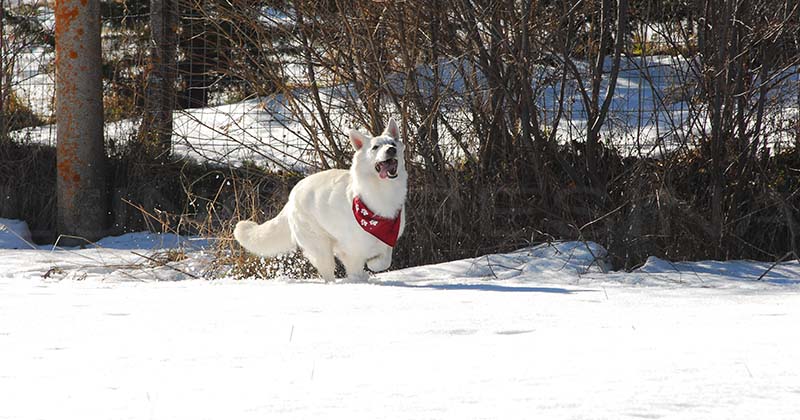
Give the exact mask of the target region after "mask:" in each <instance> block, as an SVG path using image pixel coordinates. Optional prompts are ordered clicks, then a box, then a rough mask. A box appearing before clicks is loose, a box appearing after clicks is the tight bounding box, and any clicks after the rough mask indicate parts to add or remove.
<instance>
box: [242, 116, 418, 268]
mask: <svg viewBox="0 0 800 420" xmlns="http://www.w3.org/2000/svg"><path fill="white" fill-rule="evenodd" d="M350 142H351V143H352V144H353V147H354V148H355V150H356V152H355V155H353V164H352V165H351V167H350V170H349V171H347V170H343V169H330V170H327V171H323V172H319V173H316V174H314V175H311V176H309V177H307V178H305V179H303V180H302V181H300V182H299V183H297V185H296V186H295V187H294V189H292V192H291V193H290V194H289V201H288V202H287V203H286V205H285V206H284V207H283V210H281V212H280V213H279V214H278V215H277V216H276V217H275V218H274V219H272V220H269V221H267V222H265V223H264V224H262V225H258V224H256V223H254V222H251V221H241V222H239V223H238V224H237V225H236V229H235V230H234V231H233V236H234V237H235V238H236V240H237V241H239V243H240V244H241V245H242V246H243V247H244V248H245V249H247V250H248V251H250V252H252V253H254V254H257V255H261V256H265V257H271V256H275V255H278V254H283V253H287V252H290V251H292V250H294V249H295V248H297V247H300V249H302V250H303V254H304V255H305V256H306V258H308V259H309V261H311V264H313V265H314V267H316V268H317V270H318V271H319V274H320V276H322V278H323V279H325V280H326V281H332V280H334V267H335V261H334V256H336V257H338V258H339V261H341V262H342V265H344V268H345V270H347V277H348V279H349V280H350V281H363V280H365V279H366V278H367V274H366V272H365V271H364V264H365V263H366V265H367V267H369V269H370V270H372V271H383V270H386V269H387V268H389V265H390V264H391V263H392V248H393V247H394V245H395V243H396V242H397V238H399V237H400V235H402V234H403V229H404V228H405V217H406V214H405V209H404V203H405V201H406V190H407V184H408V174H407V173H406V168H405V162H404V161H403V149H404V148H405V146H404V145H403V143H402V142H401V141H400V133H399V131H398V128H397V124H396V123H395V121H394V119H390V120H389V123H388V124H387V127H386V130H385V131H384V132H383V134H381V135H380V136H377V137H370V136H367V135H364V134H361V133H360V132H358V131H356V130H350Z"/></svg>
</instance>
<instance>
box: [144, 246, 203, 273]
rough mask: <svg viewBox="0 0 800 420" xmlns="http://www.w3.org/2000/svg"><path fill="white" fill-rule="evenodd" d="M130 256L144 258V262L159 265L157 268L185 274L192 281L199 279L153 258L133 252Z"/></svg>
mask: <svg viewBox="0 0 800 420" xmlns="http://www.w3.org/2000/svg"><path fill="white" fill-rule="evenodd" d="M131 254H133V255H137V256H139V257H142V258H144V259H146V260H148V261H151V262H154V263H156V264H158V265H159V267H160V266H164V267H167V268H171V269H173V270H175V271H177V272H179V273H181V274H185V275H187V276H189V277H191V278H193V279H198V278H199V277H197V276H195V275H194V274H192V273H189V272H186V271H184V270H181V269H180V268H177V267H173V266H171V265H169V264H167V263H165V262H161V261H158V260H156V259H155V258H153V257H148V256H147V255H144V254H140V253H138V252H135V251H131Z"/></svg>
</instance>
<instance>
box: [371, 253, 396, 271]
mask: <svg viewBox="0 0 800 420" xmlns="http://www.w3.org/2000/svg"><path fill="white" fill-rule="evenodd" d="M390 265H392V256H391V255H389V256H388V257H385V256H379V257H375V258H373V259H371V260H369V261H367V268H369V270H370V271H372V272H375V273H377V272H378V271H384V270H387V269H388V268H389V266H390Z"/></svg>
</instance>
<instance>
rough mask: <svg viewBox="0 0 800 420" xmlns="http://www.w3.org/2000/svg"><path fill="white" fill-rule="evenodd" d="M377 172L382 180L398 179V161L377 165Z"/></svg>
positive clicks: (386, 161)
mask: <svg viewBox="0 0 800 420" xmlns="http://www.w3.org/2000/svg"><path fill="white" fill-rule="evenodd" d="M375 170H376V171H377V172H378V176H380V177H381V179H386V178H397V159H387V160H384V161H383V162H378V163H377V164H375Z"/></svg>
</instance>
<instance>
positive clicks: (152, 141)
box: [139, 0, 178, 160]
mask: <svg viewBox="0 0 800 420" xmlns="http://www.w3.org/2000/svg"><path fill="white" fill-rule="evenodd" d="M177 20H178V10H177V4H176V1H175V0H150V44H151V49H150V72H149V73H148V75H147V90H146V92H145V109H144V115H143V116H142V124H141V126H140V127H139V141H140V143H141V145H142V146H144V147H143V149H144V150H145V151H146V153H147V155H148V157H149V158H152V159H155V160H167V159H168V158H169V154H170V150H171V148H172V112H173V110H174V109H175V101H176V93H175V78H176V73H177V64H176V60H177V57H176V56H177V51H178V36H177Z"/></svg>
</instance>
